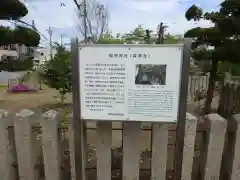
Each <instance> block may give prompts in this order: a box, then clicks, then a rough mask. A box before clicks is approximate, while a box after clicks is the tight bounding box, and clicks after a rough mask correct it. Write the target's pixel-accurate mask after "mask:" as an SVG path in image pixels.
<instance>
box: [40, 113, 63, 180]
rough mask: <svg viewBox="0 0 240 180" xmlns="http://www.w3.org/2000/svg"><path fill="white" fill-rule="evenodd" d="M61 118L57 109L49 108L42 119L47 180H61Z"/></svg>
mask: <svg viewBox="0 0 240 180" xmlns="http://www.w3.org/2000/svg"><path fill="white" fill-rule="evenodd" d="M59 120H60V119H59V114H58V113H57V112H56V111H55V110H49V111H47V112H45V113H44V114H43V118H42V120H41V125H42V148H43V160H44V172H45V179H46V180H53V179H54V180H60V156H59V139H58V124H59Z"/></svg>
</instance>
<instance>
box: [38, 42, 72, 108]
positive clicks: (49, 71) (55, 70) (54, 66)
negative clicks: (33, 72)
mask: <svg viewBox="0 0 240 180" xmlns="http://www.w3.org/2000/svg"><path fill="white" fill-rule="evenodd" d="M56 50H57V53H56V55H55V56H54V58H53V59H52V60H50V61H48V62H47V63H46V64H45V66H44V67H43V71H42V72H41V71H40V72H41V74H40V76H41V77H42V78H43V79H44V82H45V83H46V84H47V85H48V86H49V87H50V88H54V89H56V90H57V91H58V93H59V94H60V99H61V103H63V102H64V99H65V96H66V94H67V93H70V92H71V91H72V68H71V53H70V52H69V51H67V50H66V49H65V48H64V47H63V46H61V45H59V44H56Z"/></svg>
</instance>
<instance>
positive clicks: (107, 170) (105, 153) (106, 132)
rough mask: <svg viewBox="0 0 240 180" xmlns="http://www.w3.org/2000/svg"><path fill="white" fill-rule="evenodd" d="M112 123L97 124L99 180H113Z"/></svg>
mask: <svg viewBox="0 0 240 180" xmlns="http://www.w3.org/2000/svg"><path fill="white" fill-rule="evenodd" d="M111 147H112V122H102V121H100V122H98V124H97V146H96V156H97V180H102V179H104V180H111Z"/></svg>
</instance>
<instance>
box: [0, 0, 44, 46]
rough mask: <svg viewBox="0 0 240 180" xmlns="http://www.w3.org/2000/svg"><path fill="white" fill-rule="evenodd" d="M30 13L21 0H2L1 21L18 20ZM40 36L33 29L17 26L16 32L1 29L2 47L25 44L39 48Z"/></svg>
mask: <svg viewBox="0 0 240 180" xmlns="http://www.w3.org/2000/svg"><path fill="white" fill-rule="evenodd" d="M27 13H28V10H27V8H26V7H25V5H24V4H23V3H22V2H20V1H19V0H0V20H18V19H20V18H22V17H24V16H26V15H27ZM39 42H40V35H39V34H38V33H37V32H36V31H34V30H33V29H30V28H26V27H22V26H17V27H16V29H15V30H13V29H10V28H8V27H3V26H2V27H0V46H1V45H8V44H24V45H26V46H38V44H39Z"/></svg>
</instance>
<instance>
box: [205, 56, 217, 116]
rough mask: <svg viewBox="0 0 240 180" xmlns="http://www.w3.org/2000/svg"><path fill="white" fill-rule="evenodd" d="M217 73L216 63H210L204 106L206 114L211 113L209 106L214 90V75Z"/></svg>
mask: <svg viewBox="0 0 240 180" xmlns="http://www.w3.org/2000/svg"><path fill="white" fill-rule="evenodd" d="M216 73H217V61H214V60H213V61H212V69H211V71H210V77H209V81H208V90H207V97H206V101H205V104H204V113H205V114H208V113H210V111H211V104H212V99H213V94H214V90H215V82H216V77H217V75H216Z"/></svg>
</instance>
